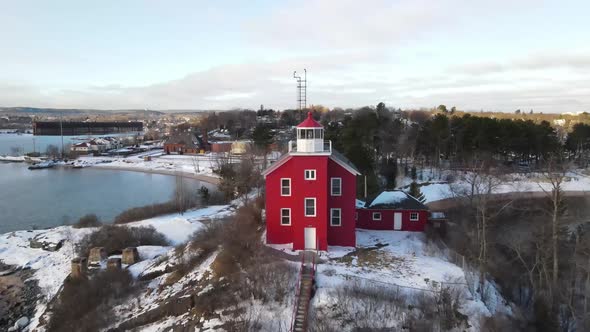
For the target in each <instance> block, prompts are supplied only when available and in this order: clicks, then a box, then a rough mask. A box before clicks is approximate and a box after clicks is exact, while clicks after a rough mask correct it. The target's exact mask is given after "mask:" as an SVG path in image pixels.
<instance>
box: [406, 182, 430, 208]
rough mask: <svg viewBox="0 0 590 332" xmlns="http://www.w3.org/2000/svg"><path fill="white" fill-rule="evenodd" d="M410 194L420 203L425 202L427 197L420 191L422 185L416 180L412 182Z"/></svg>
mask: <svg viewBox="0 0 590 332" xmlns="http://www.w3.org/2000/svg"><path fill="white" fill-rule="evenodd" d="M408 194H410V196H412V197H414V198H415V199H417V200H418V201H419V202H420V203H424V202H425V201H426V197H425V196H424V194H423V193H422V192H421V191H420V187H419V186H418V184H417V183H416V181H413V182H412V184H410V191H409V192H408Z"/></svg>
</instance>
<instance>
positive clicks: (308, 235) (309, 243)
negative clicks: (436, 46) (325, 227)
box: [305, 227, 316, 250]
mask: <svg viewBox="0 0 590 332" xmlns="http://www.w3.org/2000/svg"><path fill="white" fill-rule="evenodd" d="M305 249H312V250H315V249H316V240H315V228H314V227H306V228H305Z"/></svg>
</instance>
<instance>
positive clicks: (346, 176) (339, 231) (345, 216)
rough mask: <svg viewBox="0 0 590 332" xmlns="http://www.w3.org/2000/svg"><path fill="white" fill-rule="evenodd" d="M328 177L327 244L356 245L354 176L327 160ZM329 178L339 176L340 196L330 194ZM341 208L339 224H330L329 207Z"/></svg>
mask: <svg viewBox="0 0 590 332" xmlns="http://www.w3.org/2000/svg"><path fill="white" fill-rule="evenodd" d="M328 170H329V177H330V178H329V179H328V181H327V193H328V244H329V245H332V246H348V247H354V246H355V245H356V232H355V220H354V212H355V201H356V176H355V175H354V174H352V173H350V172H349V171H347V170H346V169H344V168H343V167H342V166H340V165H338V164H337V163H336V162H335V161H333V160H329V161H328ZM331 178H341V179H342V182H341V188H342V193H341V196H332V192H331V183H332V181H331ZM332 208H340V209H341V211H342V212H341V226H331V225H330V219H329V218H330V209H332Z"/></svg>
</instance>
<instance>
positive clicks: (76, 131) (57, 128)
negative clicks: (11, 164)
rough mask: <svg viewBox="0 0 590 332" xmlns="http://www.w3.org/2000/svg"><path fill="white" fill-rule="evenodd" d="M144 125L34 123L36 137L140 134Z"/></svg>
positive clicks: (125, 123)
mask: <svg viewBox="0 0 590 332" xmlns="http://www.w3.org/2000/svg"><path fill="white" fill-rule="evenodd" d="M142 131H143V123H142V122H139V121H134V122H76V121H63V122H60V121H36V122H33V135H36V136H61V135H64V136H78V135H111V134H125V133H140V132H142Z"/></svg>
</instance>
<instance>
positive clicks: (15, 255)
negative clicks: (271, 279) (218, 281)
mask: <svg viewBox="0 0 590 332" xmlns="http://www.w3.org/2000/svg"><path fill="white" fill-rule="evenodd" d="M232 213H234V208H233V207H232V206H231V205H216V206H210V207H207V208H204V209H198V210H192V211H187V212H186V213H184V214H182V215H181V214H171V215H165V216H160V217H155V218H151V219H147V220H143V221H138V222H134V223H129V224H126V225H123V226H120V227H138V226H153V227H154V228H155V229H156V230H157V231H158V232H160V233H162V234H164V236H166V238H168V239H169V241H170V243H171V244H172V245H177V244H179V243H182V242H185V241H186V240H188V238H189V237H190V236H191V235H192V234H193V233H194V232H195V231H197V230H199V229H200V228H201V227H203V223H202V222H204V221H208V220H215V219H218V218H223V217H226V216H228V215H231V214H232ZM94 230H96V229H95V228H82V229H76V228H73V227H71V226H60V227H56V228H52V229H48V230H33V231H16V232H10V233H6V234H1V235H0V261H2V262H3V263H5V264H8V265H14V266H16V267H18V268H30V269H33V270H35V272H34V275H33V278H34V279H36V280H37V281H38V285H39V287H40V289H41V292H42V294H41V295H42V296H43V297H44V300H42V301H40V302H39V304H38V307H37V312H36V315H35V317H33V319H32V323H31V324H32V325H31V329H32V328H34V327H35V326H36V325H37V324H38V322H39V321H38V320H39V317H40V315H41V314H42V313H43V311H44V309H45V303H47V301H48V300H50V299H52V298H53V297H54V296H55V295H56V294H57V293H58V291H59V290H60V288H61V286H62V284H63V281H64V279H65V278H66V277H67V276H68V275H69V273H70V268H71V267H70V261H71V260H72V259H73V258H74V257H75V256H76V255H75V250H74V249H75V245H76V243H78V242H80V240H82V238H83V237H84V236H85V235H87V234H89V233H91V232H93V231H94ZM32 239H36V240H38V241H47V242H52V243H57V242H59V241H60V240H64V242H63V246H62V247H61V248H60V249H59V250H58V251H54V252H50V251H45V250H43V249H36V248H31V247H30V240H32ZM171 250H173V247H160V246H141V247H139V248H138V251H139V255H140V258H141V259H142V261H141V262H139V263H137V264H134V265H132V266H130V267H129V270H130V272H131V273H132V275H134V276H139V275H140V274H142V273H144V272H145V271H146V270H147V269H149V268H150V267H151V266H152V265H153V263H154V262H156V261H157V260H158V258H159V257H161V256H163V255H167V254H169V253H170V251H171Z"/></svg>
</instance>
